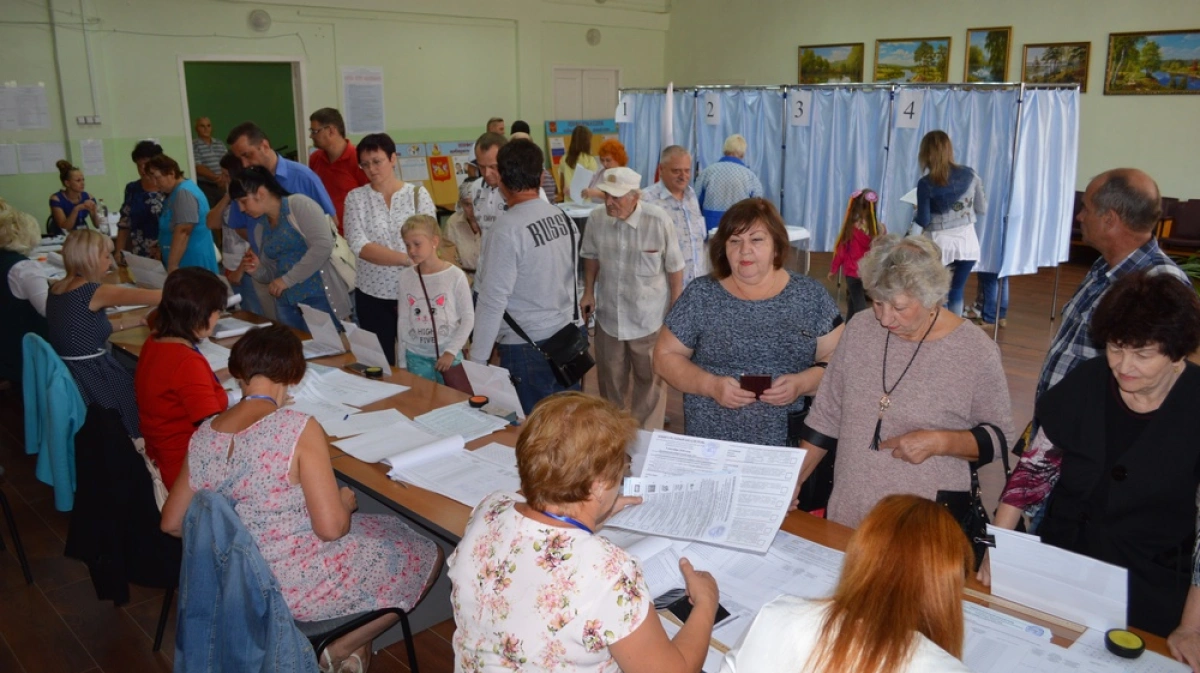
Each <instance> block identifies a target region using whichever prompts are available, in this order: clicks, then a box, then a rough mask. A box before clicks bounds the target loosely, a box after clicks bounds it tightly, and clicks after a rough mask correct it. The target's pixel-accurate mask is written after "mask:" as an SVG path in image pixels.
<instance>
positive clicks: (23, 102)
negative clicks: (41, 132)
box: [16, 86, 62, 161]
mask: <svg viewBox="0 0 1200 673" xmlns="http://www.w3.org/2000/svg"><path fill="white" fill-rule="evenodd" d="M16 102H17V128H19V129H20V130H22V131H36V130H38V129H48V128H50V106H49V105H48V104H47V103H46V87H43V86H19V87H16ZM58 158H59V159H61V158H62V157H58ZM56 161H57V159H56Z"/></svg>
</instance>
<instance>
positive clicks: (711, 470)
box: [608, 431, 804, 553]
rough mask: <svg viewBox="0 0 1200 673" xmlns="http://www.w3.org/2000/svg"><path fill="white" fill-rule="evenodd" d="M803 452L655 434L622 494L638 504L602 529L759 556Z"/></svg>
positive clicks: (771, 534)
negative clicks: (635, 497) (638, 473)
mask: <svg viewBox="0 0 1200 673" xmlns="http://www.w3.org/2000/svg"><path fill="white" fill-rule="evenodd" d="M803 462H804V450H803V449H795V448H789V447H776V446H758V445H754V444H740V443H736V442H722V441H718V440H714V439H705V438H700V437H687V436H684V435H676V434H673V433H669V432H661V431H659V432H655V433H654V435H653V436H652V437H651V439H650V445H649V450H648V452H647V455H646V460H645V465H644V467H643V468H642V471H641V476H640V477H637V478H628V479H626V480H625V485H624V494H625V495H638V496H641V497H642V498H643V502H642V504H641V505H639V506H638V507H629V508H626V509H624V510H622V511H621V512H619V513H618V514H616V515H615V516H613V517H612V518H611V519H609V521H608V525H610V526H613V527H616V528H625V529H627V530H634V531H638V532H643V533H652V534H655V535H664V536H668V537H677V538H682V539H687V540H698V541H701V542H707V543H710V544H717V545H722V546H727V547H734V548H737V549H744V550H750V551H755V552H759V553H762V552H765V551H767V549H768V548H770V546H771V542H772V541H773V539H774V536H775V532H776V531H778V530H779V526H780V524H781V523H782V522H783V517H784V516H785V515H786V514H787V508H788V505H789V504H790V502H791V500H792V490H793V489H794V488H795V485H796V480H797V478H798V477H799V475H800V466H801V464H802V463H803Z"/></svg>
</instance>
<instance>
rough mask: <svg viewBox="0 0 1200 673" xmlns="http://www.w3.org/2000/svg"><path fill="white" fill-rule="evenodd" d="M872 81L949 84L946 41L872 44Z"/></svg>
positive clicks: (948, 61) (910, 40)
mask: <svg viewBox="0 0 1200 673" xmlns="http://www.w3.org/2000/svg"><path fill="white" fill-rule="evenodd" d="M875 81H876V82H896V83H898V84H900V83H905V82H912V83H929V82H948V81H950V38H949V37H918V38H910V39H904V40H875Z"/></svg>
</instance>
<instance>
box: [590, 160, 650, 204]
mask: <svg viewBox="0 0 1200 673" xmlns="http://www.w3.org/2000/svg"><path fill="white" fill-rule="evenodd" d="M641 186H642V176H641V175H638V172H637V171H635V170H633V169H632V168H628V167H626V166H617V167H616V168H609V169H607V170H606V171H604V177H602V178H600V183H599V184H597V185H596V189H599V190H600V191H602V192H604V193H605V194H612V195H613V196H615V197H618V198H620V197H622V196H625V195H626V194H628V193H629V192H631V191H633V190H635V189H640V188H641Z"/></svg>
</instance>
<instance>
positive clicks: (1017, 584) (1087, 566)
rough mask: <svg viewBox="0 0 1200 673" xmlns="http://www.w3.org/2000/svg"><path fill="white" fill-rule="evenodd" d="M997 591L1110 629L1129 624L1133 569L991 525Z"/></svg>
mask: <svg viewBox="0 0 1200 673" xmlns="http://www.w3.org/2000/svg"><path fill="white" fill-rule="evenodd" d="M988 535H992V536H994V537H995V539H996V548H995V549H993V550H991V552H990V554H989V555H990V556H991V563H992V594H993V595H995V596H999V597H1000V598H1007V599H1009V600H1013V601H1016V602H1018V603H1020V604H1022V605H1027V606H1029V607H1031V608H1033V609H1035V610H1041V611H1042V612H1045V613H1047V614H1051V615H1055V616H1057V617H1062V618H1063V619H1066V620H1069V621H1072V622H1075V623H1077V624H1084V625H1086V626H1088V627H1091V628H1094V629H1099V630H1101V631H1107V630H1108V629H1123V628H1125V617H1126V614H1127V612H1126V609H1127V606H1128V604H1129V581H1128V575H1129V572H1128V571H1127V570H1125V569H1124V568H1119V567H1117V566H1114V565H1110V564H1108V563H1104V562H1103V561H1097V560H1095V559H1093V558H1089V557H1087V556H1083V555H1081V554H1075V553H1072V552H1069V551H1066V550H1065V549H1059V548H1058V547H1054V546H1052V545H1048V544H1043V543H1042V541H1041V540H1040V539H1039V538H1037V537H1036V536H1033V535H1027V534H1025V533H1018V532H1016V531H1011V530H1005V529H1003V528H997V527H995V526H990V525H989V526H988Z"/></svg>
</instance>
